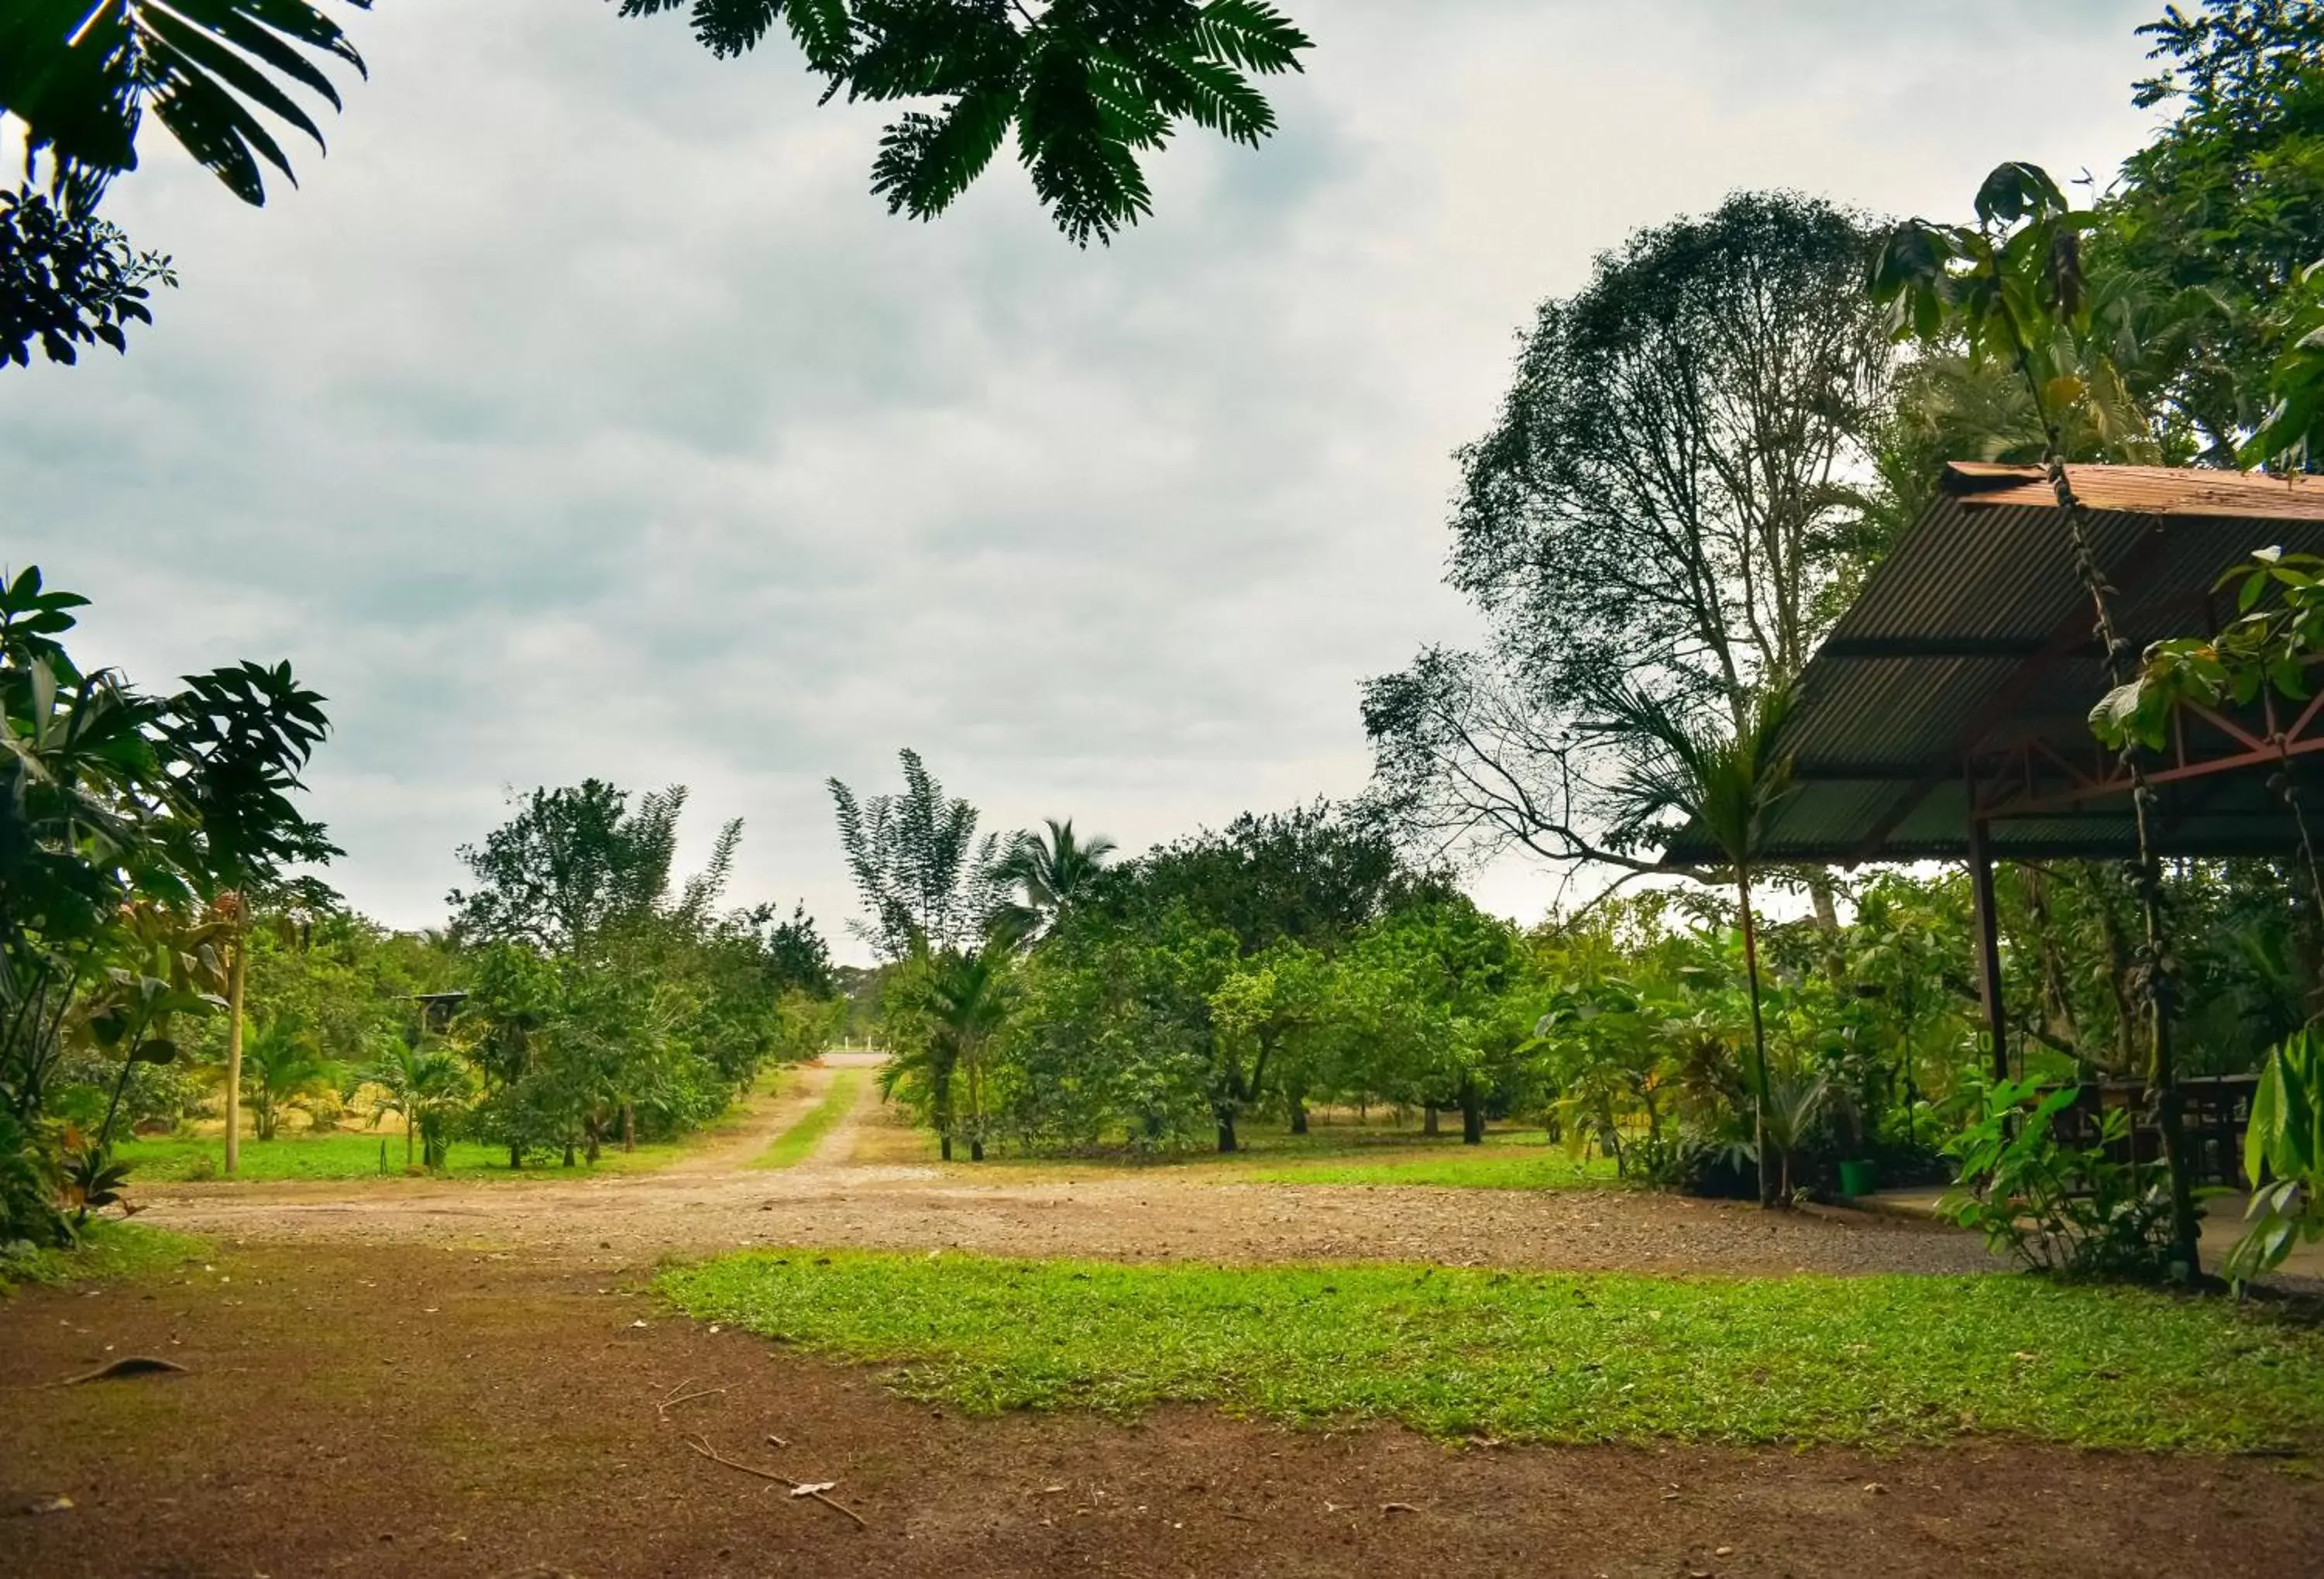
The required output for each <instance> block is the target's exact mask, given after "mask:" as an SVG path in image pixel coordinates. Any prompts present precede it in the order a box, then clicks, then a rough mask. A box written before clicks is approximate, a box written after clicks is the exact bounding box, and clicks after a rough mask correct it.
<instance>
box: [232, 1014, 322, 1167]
mask: <svg viewBox="0 0 2324 1579" xmlns="http://www.w3.org/2000/svg"><path fill="white" fill-rule="evenodd" d="M241 1063H242V1083H243V1088H244V1091H245V1092H247V1093H248V1094H249V1096H250V1104H251V1113H252V1116H253V1117H254V1119H255V1120H256V1121H257V1128H258V1138H259V1139H260V1140H272V1139H274V1131H275V1126H276V1124H277V1123H278V1122H280V1120H281V1115H282V1109H283V1106H284V1105H285V1104H286V1103H290V1102H291V1101H292V1100H293V1099H294V1098H297V1097H300V1096H303V1095H306V1094H309V1093H310V1092H312V1091H314V1090H315V1089H316V1088H317V1087H318V1086H322V1085H329V1084H330V1083H331V1082H332V1081H333V1080H335V1079H337V1077H338V1073H339V1067H338V1065H337V1064H336V1063H334V1062H333V1061H332V1060H331V1059H330V1058H328V1057H325V1056H324V1053H323V1049H322V1048H320V1047H319V1046H318V1045H317V1043H316V1040H315V1037H314V1033H313V1032H312V1031H309V1030H306V1029H304V1028H303V1027H300V1026H298V1025H294V1024H292V1023H291V1022H290V1021H288V1020H260V1021H259V1022H258V1026H257V1032H256V1034H255V1035H254V1036H251V1037H249V1038H247V1039H245V1040H244V1042H243V1045H242V1059H241Z"/></svg>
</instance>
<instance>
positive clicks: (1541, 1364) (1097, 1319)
mask: <svg viewBox="0 0 2324 1579" xmlns="http://www.w3.org/2000/svg"><path fill="white" fill-rule="evenodd" d="M659 1288H660V1289H661V1291H662V1292H663V1293H664V1294H665V1295H666V1296H667V1297H669V1298H670V1299H671V1300H673V1301H674V1302H675V1303H676V1304H677V1305H678V1307H680V1308H681V1309H683V1310H685V1311H687V1313H688V1314H690V1315H692V1316H695V1317H696V1318H698V1319H702V1320H707V1321H719V1322H725V1323H729V1324H733V1325H741V1326H743V1327H746V1328H748V1329H750V1330H752V1331H753V1332H757V1333H761V1334H765V1335H767V1336H769V1337H772V1338H779V1339H781V1340H783V1341H785V1342H788V1343H792V1344H798V1345H800V1346H801V1347H803V1348H806V1349H807V1350H810V1351H813V1352H816V1353H824V1354H828V1355H832V1356H835V1357H837V1358H840V1359H844V1360H851V1361H859V1362H874V1363H879V1364H882V1365H887V1366H891V1367H896V1368H897V1369H895V1370H893V1371H891V1372H890V1377H889V1380H890V1384H891V1385H893V1386H895V1387H896V1388H898V1389H899V1390H901V1391H903V1392H904V1393H906V1394H907V1395H908V1396H911V1397H914V1398H920V1399H930V1400H936V1401H942V1402H945V1403H949V1404H952V1405H954V1406H955V1407H958V1408H963V1409H964V1410H967V1411H970V1412H973V1413H984V1414H989V1413H993V1412H997V1411H1000V1410H1004V1409H1010V1408H1068V1407H1071V1408H1094V1409H1098V1410H1102V1411H1105V1412H1108V1413H1113V1414H1131V1413H1135V1412H1137V1411H1139V1410H1141V1409H1144V1408H1148V1407H1150V1406H1152V1405H1154V1404H1156V1403H1158V1402H1162V1401H1166V1400H1184V1401H1196V1402H1207V1403H1214V1404H1218V1405H1222V1406H1223V1407H1225V1408H1230V1409H1232V1410H1236V1411H1240V1412H1249V1413H1251V1414H1256V1415H1260V1416H1264V1417H1270V1418H1274V1419H1279V1420H1284V1421H1289V1422H1322V1421H1336V1420H1351V1419H1391V1420H1397V1421H1401V1422H1403V1423H1405V1424H1406V1425H1408V1426H1411V1427H1416V1428H1417V1429H1419V1430H1422V1431H1425V1432H1427V1433H1429V1434H1431V1435H1434V1436H1441V1437H1452V1438H1458V1437H1463V1436H1487V1437H1490V1438H1493V1439H1497V1440H1505V1441H1529V1442H1642V1441H1652V1440H1657V1439H1668V1438H1674V1437H1675V1438H1683V1439H1692V1440H1715V1441H1727V1442H1798V1443H1844V1444H1860V1445H1904V1444H1908V1443H1926V1442H1933V1441H1939V1440H1943V1439H1946V1438H1951V1437H1955V1436H1960V1435H1962V1434H1964V1433H1968V1432H1980V1433H1994V1434H1999V1435H2002V1436H2012V1437H2017V1438H2023V1439H2027V1440H2033V1441H2043V1442H2058V1443H2071V1444H2076V1445H2085V1446H2091V1447H2108V1448H2131V1449H2177V1450H2204V1451H2230V1452H2232V1451H2249V1450H2276V1449H2292V1450H2296V1451H2301V1452H2312V1451H2317V1450H2319V1449H2324V1334H2318V1333H2316V1332H2314V1331H2313V1330H2310V1329H2302V1328H2296V1327H2292V1326H2289V1325H2282V1324H2279V1323H2275V1322H2273V1321H2270V1320H2268V1319H2265V1318H2264V1317H2262V1316H2255V1315H2253V1314H2250V1313H2248V1312H2243V1311H2238V1310H2237V1309H2236V1307H2233V1306H2231V1305H2228V1304H2227V1303H2225V1302H2222V1301H2218V1300H2200V1301H2196V1300H2178V1299H2173V1298H2171V1297H2164V1296H2162V1295H2154V1294H2146V1293H2141V1292H2135V1291H2127V1290H2121V1289H2107V1288H2082V1287H2070V1286H2065V1285H2060V1284H2054V1283H2049V1282H2044V1281H2041V1280H2038V1279H2033V1278H2030V1277H2019V1276H2006V1275H1993V1276H1987V1277H1978V1278H1917V1277H1872V1278H1852V1279H1850V1278H1821V1277H1796V1278H1784V1279H1727V1280H1710V1279H1660V1278H1646V1277H1637V1276H1628V1275H1621V1274H1591V1275H1517V1274H1510V1273H1500V1272H1488V1271H1459V1270H1443V1269H1435V1268H1420V1267H1333V1268H1273V1269H1255V1270H1254V1269H1236V1270H1221V1269H1213V1268H1203V1267H1188V1266H1141V1267H1128V1266H1119V1265H1112V1264H1108V1263H1102V1262H1080V1261H1039V1262H1024V1261H1014V1260H989V1259H983V1258H977V1257H964V1256H954V1255H945V1256H942V1257H935V1256H928V1255H909V1254H891V1253H881V1252H867V1251H828V1252H817V1251H788V1252H773V1251H767V1252H751V1253H747V1254H742V1255H736V1256H730V1257H726V1258H723V1259H721V1260H714V1261H709V1262H705V1263H702V1264H699V1265H696V1266H691V1267H683V1268H678V1269H675V1270H670V1271H669V1272H666V1273H665V1274H663V1276H662V1277H661V1279H660V1280H659Z"/></svg>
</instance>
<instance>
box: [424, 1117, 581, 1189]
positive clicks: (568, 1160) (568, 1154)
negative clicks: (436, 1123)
mask: <svg viewBox="0 0 2324 1579" xmlns="http://www.w3.org/2000/svg"><path fill="white" fill-rule="evenodd" d="M419 1132H420V1126H419V1124H418V1123H416V1122H413V1120H412V1117H411V1110H410V1108H405V1109H404V1110H403V1171H404V1172H406V1173H410V1171H411V1142H412V1140H413V1139H414V1138H415V1137H416V1136H417V1135H418V1134H419ZM566 1160H567V1162H570V1161H571V1160H573V1158H572V1153H571V1151H570V1150H567V1154H566Z"/></svg>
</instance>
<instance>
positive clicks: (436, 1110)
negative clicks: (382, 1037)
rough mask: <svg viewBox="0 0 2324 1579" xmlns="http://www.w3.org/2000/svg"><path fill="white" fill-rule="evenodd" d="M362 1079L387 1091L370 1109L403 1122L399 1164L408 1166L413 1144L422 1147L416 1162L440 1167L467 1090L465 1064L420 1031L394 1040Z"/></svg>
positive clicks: (376, 1115) (374, 1118) (376, 1116)
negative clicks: (417, 1033)
mask: <svg viewBox="0 0 2324 1579" xmlns="http://www.w3.org/2000/svg"><path fill="white" fill-rule="evenodd" d="M361 1078H362V1079H363V1080H364V1081H365V1082H367V1083H369V1084H371V1085H378V1086H381V1087H383V1088H384V1090H385V1091H386V1093H387V1094H386V1096H385V1097H384V1098H383V1099H382V1101H381V1102H380V1104H379V1106H378V1107H377V1108H375V1109H374V1111H373V1113H372V1122H373V1123H374V1124H377V1123H378V1122H379V1121H380V1117H381V1115H382V1114H384V1113H394V1114H395V1115H397V1116H398V1117H399V1118H401V1119H402V1121H403V1166H404V1167H405V1168H407V1169H408V1168H410V1167H411V1166H412V1155H411V1152H412V1143H413V1141H414V1140H418V1141H419V1143H420V1146H421V1148H422V1150H421V1152H420V1166H422V1167H425V1168H441V1167H443V1166H444V1161H445V1158H446V1156H447V1153H448V1152H449V1150H450V1148H451V1143H452V1124H453V1121H454V1120H455V1119H456V1118H457V1117H458V1115H459V1114H460V1113H462V1112H463V1111H464V1110H465V1109H466V1105H467V1100H468V1096H469V1094H470V1091H471V1089H472V1087H471V1085H470V1076H469V1073H468V1067H467V1065H466V1064H464V1063H462V1062H461V1061H460V1058H459V1057H458V1055H457V1054H456V1053H454V1052H453V1051H452V1050H451V1049H450V1048H445V1047H438V1046H431V1045H430V1044H429V1041H428V1039H427V1038H426V1037H425V1035H421V1036H419V1037H415V1038H411V1039H403V1038H398V1039H395V1040H393V1041H392V1042H391V1043H389V1044H388V1046H387V1047H386V1048H385V1049H384V1050H383V1052H382V1053H381V1055H380V1057H379V1059H378V1061H377V1062H375V1063H374V1064H373V1065H372V1066H371V1067H369V1068H368V1069H365V1070H364V1072H363V1075H362V1076H361Z"/></svg>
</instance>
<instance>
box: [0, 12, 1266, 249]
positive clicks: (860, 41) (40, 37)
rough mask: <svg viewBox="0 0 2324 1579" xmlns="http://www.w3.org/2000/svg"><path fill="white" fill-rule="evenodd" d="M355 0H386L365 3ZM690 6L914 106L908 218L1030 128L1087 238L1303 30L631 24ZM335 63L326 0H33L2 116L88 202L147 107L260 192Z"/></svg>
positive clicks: (1231, 113)
mask: <svg viewBox="0 0 2324 1579" xmlns="http://www.w3.org/2000/svg"><path fill="white" fill-rule="evenodd" d="M348 3H349V4H350V5H356V6H363V5H367V4H368V0H348ZM681 6H683V8H684V9H685V10H686V11H687V14H688V19H689V21H690V22H691V23H692V24H693V28H694V32H695V36H696V38H697V39H699V40H700V41H701V42H702V43H703V45H704V46H705V48H707V49H708V50H710V51H711V52H712V53H713V54H715V55H718V56H720V57H722V58H724V57H731V56H735V55H740V54H742V53H744V52H746V51H750V50H752V49H753V48H754V47H756V46H757V45H758V44H759V43H760V42H761V41H762V40H763V39H764V38H765V37H766V36H767V34H768V33H769V32H771V31H773V29H774V27H775V25H776V24H777V23H783V24H784V25H785V26H786V28H787V30H788V32H789V34H790V36H791V38H792V39H793V40H794V41H795V42H797V43H798V46H799V49H800V51H801V53H802V54H803V55H804V56H805V57H806V64H807V69H808V70H809V71H810V72H811V73H813V74H814V75H816V76H818V77H820V78H823V80H824V83H825V94H824V97H825V98H826V99H828V98H831V97H836V96H838V95H841V94H843V93H844V95H845V96H846V97H848V98H849V99H851V100H853V99H867V100H870V101H871V102H874V103H882V104H886V103H898V102H902V101H918V102H925V101H930V100H933V101H936V104H935V106H934V107H933V108H931V109H919V108H915V109H910V110H908V111H906V112H905V113H904V114H903V115H900V116H899V118H898V119H897V120H896V121H895V122H894V123H893V124H891V125H890V126H889V127H888V129H887V132H886V133H885V134H884V135H883V136H882V137H881V144H880V154H879V157H878V159H877V161H876V162H874V164H873V166H872V189H873V191H875V192H876V193H878V194H879V195H881V196H882V197H884V198H885V199H887V200H888V204H889V208H890V212H897V213H908V214H909V215H911V216H912V217H914V218H928V217H933V216H935V215H936V214H938V213H941V212H943V210H944V209H945V208H947V207H948V206H949V205H950V204H951V203H952V201H953V200H954V199H955V198H957V197H958V196H959V195H960V194H961V192H962V191H964V189H966V188H967V187H968V186H969V184H970V183H971V182H973V180H975V179H976V177H977V176H978V175H979V174H981V173H982V171H984V169H985V168H986V166H987V165H989V164H990V163H991V160H992V158H993V156H994V155H995V154H996V153H997V152H1000V149H1001V144H1002V143H1004V142H1006V141H1007V140H1008V137H1009V134H1010V132H1011V130H1012V129H1013V130H1014V131H1015V133H1016V134H1017V152H1018V157H1019V161H1020V162H1022V163H1023V164H1024V165H1025V167H1026V169H1027V170H1028V171H1029V172H1030V174H1031V176H1032V178H1033V189H1034V191H1035V193H1036V195H1037V196H1038V198H1039V199H1040V200H1041V202H1042V203H1043V204H1044V205H1045V206H1046V207H1047V208H1048V209H1049V211H1050V213H1051V214H1052V215H1053V216H1054V217H1055V218H1056V223H1057V226H1058V228H1059V229H1061V230H1062V231H1064V232H1065V235H1067V236H1068V237H1069V238H1071V239H1072V240H1073V241H1074V243H1075V244H1076V245H1086V244H1087V243H1088V241H1089V240H1090V239H1091V238H1092V237H1093V236H1094V237H1096V238H1097V239H1099V240H1105V239H1107V238H1109V237H1111V235H1113V234H1114V233H1115V232H1116V231H1118V230H1120V228H1121V227H1122V226H1125V225H1130V224H1134V223H1136V222H1137V220H1138V219H1139V217H1141V216H1143V215H1145V214H1147V213H1148V212H1149V211H1150V208H1151V194H1150V192H1149V191H1148V187H1147V183H1146V179H1145V175H1144V172H1143V171H1142V170H1141V168H1140V166H1139V159H1140V156H1141V155H1144V154H1148V153H1151V152H1158V151H1159V150H1160V149H1161V148H1162V147H1163V146H1164V145H1165V144H1166V143H1167V142H1168V141H1169V139H1170V136H1171V134H1172V132H1173V130H1174V129H1175V127H1176V124H1177V123H1179V122H1181V121H1192V122H1194V124H1195V125H1199V126H1203V127H1205V128H1207V129H1209V130H1211V131H1214V132H1217V133H1219V134H1221V135H1222V136H1225V137H1227V138H1229V139H1230V140H1231V141H1233V142H1237V143H1244V144H1248V145H1256V144H1257V143H1259V141H1260V140H1261V139H1262V138H1264V137H1266V136H1267V135H1268V134H1270V133H1271V132H1273V130H1274V129H1275V115H1274V112H1273V110H1272V109H1271V108H1270V107H1269V106H1268V102H1267V100H1266V98H1265V97H1263V96H1261V95H1260V93H1259V90H1258V89H1257V88H1255V87H1254V86H1253V85H1252V81H1251V78H1254V77H1262V76H1270V75H1277V74H1280V73H1282V72H1286V71H1296V70H1297V69H1299V56H1300V55H1301V54H1302V53H1303V52H1304V51H1306V50H1307V49H1308V48H1309V47H1310V44H1309V42H1308V40H1307V38H1306V36H1305V34H1303V33H1301V32H1299V31H1298V29H1296V27H1294V26H1292V25H1291V23H1289V22H1288V21H1287V20H1286V19H1285V18H1284V17H1283V16H1282V15H1280V14H1277V12H1276V11H1275V10H1274V9H1273V8H1272V7H1270V6H1268V5H1266V4H1264V0H1203V3H1197V0H1056V3H1053V4H1050V5H1044V6H1041V7H1040V8H1038V9H1037V10H1032V9H1028V8H1026V7H1023V6H1017V7H1013V8H1012V7H1007V6H1001V5H988V4H982V3H981V0H788V3H786V0H621V5H620V14H622V15H623V16H651V15H654V14H659V13H661V12H666V11H674V10H678V9H680V8H681ZM326 64H342V65H346V66H352V67H353V68H355V69H356V70H357V71H358V72H360V71H362V70H363V69H364V64H363V58H362V56H361V55H359V54H357V53H356V51H355V46H354V44H353V43H352V42H350V41H349V40H348V39H347V37H346V34H345V32H342V30H341V29H340V28H339V26H338V24H337V23H334V22H333V21H331V20H330V18H329V17H328V16H327V14H325V13H324V11H323V10H321V9H320V8H318V6H316V5H310V4H309V3H308V0H171V3H170V4H168V5H161V4H158V3H156V0H104V3H103V4H100V5H97V6H96V7H95V9H94V10H92V9H91V7H90V5H88V0H15V3H14V5H11V6H10V7H9V8H8V9H7V10H6V11H5V12H0V113H7V114H12V115H15V116H16V117H17V118H18V119H20V120H21V121H23V123H24V125H25V127H26V129H27V132H28V134H29V136H28V142H29V145H30V149H31V151H32V152H34V153H40V152H47V153H48V154H49V155H50V156H51V158H52V159H53V161H54V162H55V163H54V168H55V171H56V177H57V183H58V185H59V187H60V190H61V191H63V192H65V193H66V194H69V198H70V199H71V202H72V205H73V207H74V208H76V210H77V211H86V210H87V209H88V208H90V207H91V206H93V205H94V203H95V202H96V200H97V198H98V197H99V196H100V195H101V194H102V192H103V191H104V189H105V185H106V182H107V181H108V180H111V179H112V178H113V177H114V176H115V175H116V174H118V173H120V172H122V171H128V170H131V169H134V168H135V166H136V162H137V152H136V143H137V137H138V134H139V131H140V130H141V127H142V125H143V116H144V113H145V111H146V110H147V109H148V108H149V107H150V108H151V109H152V112H153V115H154V117H155V118H156V119H157V120H159V121H160V122H161V125H162V126H163V128H164V129H165V130H166V131H168V132H169V133H170V134H171V135H172V136H174V137H175V138H176V139H177V140H178V142H179V143H180V144H181V145H182V146H183V147H184V148H185V150H186V151H187V152H189V153H190V154H192V155H193V156H194V158H195V159H196V160H198V162H201V163H202V164H203V165H205V166H207V167H208V169H209V170H210V171H212V172H213V173H214V174H216V175H217V177H218V179H219V180H222V181H224V182H225V183H226V186H227V188H228V189H230V190H232V191H233V192H234V193H235V196H237V197H239V198H241V199H243V200H244V202H247V203H253V204H257V203H263V202H264V201H265V185H264V179H263V172H262V170H261V164H262V162H263V163H264V164H271V165H272V166H273V167H274V168H275V169H276V170H277V171H280V172H281V174H282V175H284V176H285V177H289V176H290V174H291V165H290V161H289V157H288V155H286V154H285V153H284V152H283V150H282V147H281V143H280V142H279V141H278V139H277V136H276V134H275V130H274V127H275V126H278V125H279V126H288V127H290V128H291V129H292V130H295V131H298V132H300V133H303V134H306V135H307V136H309V137H310V138H312V139H313V140H314V142H315V144H316V146H317V147H318V148H320V147H321V146H322V142H323V137H322V132H321V129H320V128H319V127H318V126H317V125H316V124H315V121H314V118H313V116H312V115H309V113H308V110H307V108H306V107H304V106H302V105H301V103H300V99H299V97H296V94H297V92H298V91H299V90H304V91H305V92H308V93H311V94H313V95H314V96H316V97H318V98H320V99H322V100H323V101H325V102H327V103H328V104H329V105H330V106H332V107H333V108H337V107H338V105H339V96H338V91H337V88H335V87H334V86H333V84H332V81H331V78H329V76H328V75H327V74H326V72H325V71H324V70H323V69H322V68H323V67H324V66H325V65H326Z"/></svg>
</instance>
